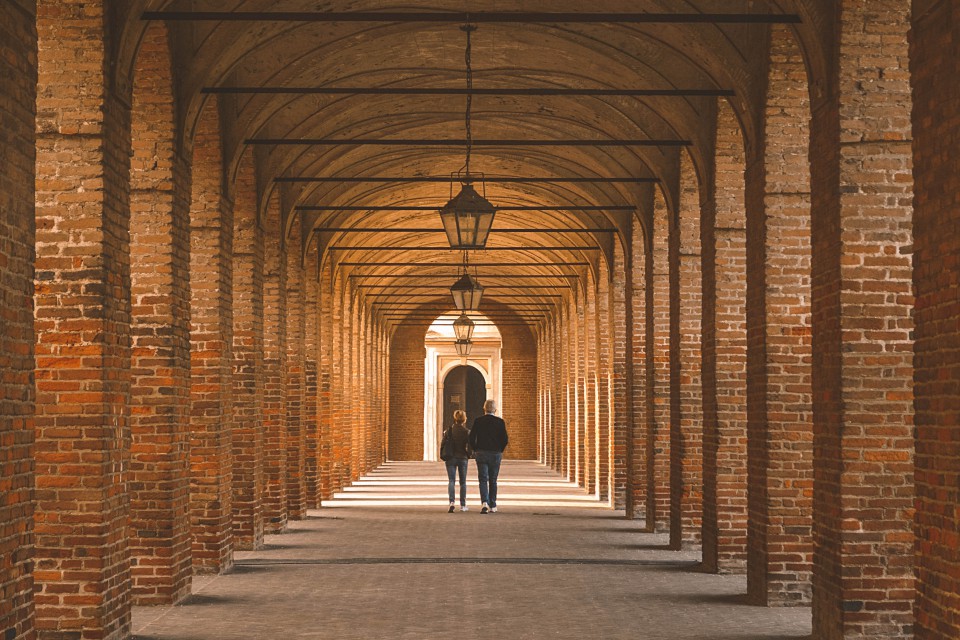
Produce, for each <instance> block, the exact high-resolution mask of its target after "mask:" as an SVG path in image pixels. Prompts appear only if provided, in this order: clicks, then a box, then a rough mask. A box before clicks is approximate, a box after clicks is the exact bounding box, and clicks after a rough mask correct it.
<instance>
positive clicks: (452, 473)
mask: <svg viewBox="0 0 960 640" xmlns="http://www.w3.org/2000/svg"><path fill="white" fill-rule="evenodd" d="M445 464H446V465H447V480H449V483H448V484H447V494H449V496H450V503H451V504H453V501H454V500H453V499H454V491H453V490H454V488H455V487H456V484H457V482H456V480H457V472H458V471H459V472H460V506H461V507H463V506H465V505H466V504H467V459H466V458H454V459H453V460H447V462H446V463H445Z"/></svg>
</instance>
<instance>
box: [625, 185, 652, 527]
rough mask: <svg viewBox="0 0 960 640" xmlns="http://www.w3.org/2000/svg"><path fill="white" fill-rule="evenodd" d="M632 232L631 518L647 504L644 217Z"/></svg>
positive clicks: (635, 222) (628, 507)
mask: <svg viewBox="0 0 960 640" xmlns="http://www.w3.org/2000/svg"><path fill="white" fill-rule="evenodd" d="M652 195H653V194H652V192H651V191H648V192H647V194H646V198H645V199H646V205H647V210H648V211H650V210H652V208H653V197H652ZM632 222H633V224H632V234H631V236H632V237H631V260H630V265H631V269H630V287H631V304H632V322H631V326H630V332H631V334H632V336H631V346H632V353H631V375H632V378H633V379H632V381H631V392H632V393H631V398H630V402H631V404H632V406H631V420H630V430H629V436H628V438H627V496H626V505H625V508H626V512H627V517H628V518H640V517H643V515H644V514H645V513H646V510H647V506H646V502H647V493H646V489H647V481H646V478H647V434H646V427H647V420H648V418H647V384H646V361H647V333H646V329H647V297H646V296H647V248H646V243H647V239H646V234H645V231H644V228H643V226H642V225H641V224H640V219H639V218H637V217H635V218H633V221H632Z"/></svg>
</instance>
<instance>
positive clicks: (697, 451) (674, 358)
mask: <svg viewBox="0 0 960 640" xmlns="http://www.w3.org/2000/svg"><path fill="white" fill-rule="evenodd" d="M680 180H681V183H680V208H679V211H678V215H677V218H676V224H675V225H673V226H672V227H671V229H670V239H669V245H670V247H669V253H670V546H671V548H674V549H679V548H680V547H681V545H683V544H686V543H689V542H694V543H695V542H699V540H700V535H701V533H702V528H701V509H702V504H703V479H702V473H703V449H702V447H703V424H702V418H703V406H702V403H701V388H700V326H701V323H700V318H701V313H702V302H701V295H702V294H701V285H702V276H701V273H700V191H699V186H698V177H697V174H696V172H695V171H694V167H693V160H692V159H691V157H690V155H689V154H687V153H682V154H681V155H680Z"/></svg>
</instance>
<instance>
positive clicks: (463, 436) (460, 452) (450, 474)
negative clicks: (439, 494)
mask: <svg viewBox="0 0 960 640" xmlns="http://www.w3.org/2000/svg"><path fill="white" fill-rule="evenodd" d="M469 437H470V432H469V431H467V414H466V413H465V412H463V411H460V410H459V409H458V410H456V411H454V412H453V425H451V426H450V428H449V429H447V430H446V431H445V432H444V434H443V443H442V444H441V446H440V453H441V457H443V460H444V462H445V463H446V464H447V479H448V480H449V481H450V482H449V484H448V485H447V493H448V494H449V496H450V509H449V511H448V513H453V508H454V506H456V502H455V501H454V498H455V495H454V491H453V490H454V488H455V486H456V478H457V473H459V474H460V511H467V461H468V460H469V458H470V454H469V453H468V452H467V440H468V439H469Z"/></svg>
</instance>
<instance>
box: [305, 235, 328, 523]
mask: <svg viewBox="0 0 960 640" xmlns="http://www.w3.org/2000/svg"><path fill="white" fill-rule="evenodd" d="M318 274H319V268H318V266H317V252H316V250H311V251H309V252H308V253H307V260H306V264H305V267H304V309H303V313H304V315H303V322H304V325H303V327H304V329H303V425H304V429H305V430H306V438H307V450H306V467H305V483H306V491H307V508H308V509H316V508H318V507H319V506H320V499H321V493H322V491H321V485H322V480H321V479H320V475H321V461H320V457H321V453H322V450H323V442H322V440H321V439H320V421H319V415H318V413H317V412H318V407H319V405H318V400H319V391H318V388H317V375H318V368H317V367H318V363H319V361H320V357H319V353H320V352H319V349H320V344H319V340H320V326H319V322H320V301H319V299H318V294H319V287H320V285H319V282H318V280H317V278H318Z"/></svg>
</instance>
